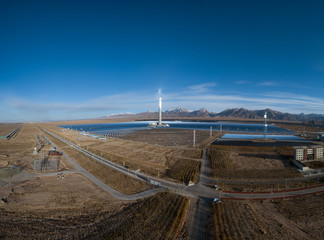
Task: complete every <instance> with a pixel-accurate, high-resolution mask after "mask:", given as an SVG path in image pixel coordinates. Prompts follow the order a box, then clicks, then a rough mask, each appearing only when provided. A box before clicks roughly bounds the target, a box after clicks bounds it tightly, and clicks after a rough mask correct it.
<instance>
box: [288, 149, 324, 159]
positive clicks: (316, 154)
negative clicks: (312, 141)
mask: <svg viewBox="0 0 324 240" xmlns="http://www.w3.org/2000/svg"><path fill="white" fill-rule="evenodd" d="M294 159H295V160H296V161H312V160H320V159H323V146H299V147H294Z"/></svg>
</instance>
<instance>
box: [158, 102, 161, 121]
mask: <svg viewBox="0 0 324 240" xmlns="http://www.w3.org/2000/svg"><path fill="white" fill-rule="evenodd" d="M161 125H162V98H159V123H158V126H161Z"/></svg>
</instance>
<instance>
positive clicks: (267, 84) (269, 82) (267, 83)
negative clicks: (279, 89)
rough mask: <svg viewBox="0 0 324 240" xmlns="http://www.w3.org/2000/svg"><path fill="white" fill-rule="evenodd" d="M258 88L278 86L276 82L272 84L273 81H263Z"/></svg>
mask: <svg viewBox="0 0 324 240" xmlns="http://www.w3.org/2000/svg"><path fill="white" fill-rule="evenodd" d="M259 85H260V86H269V87H270V86H278V85H279V83H278V82H273V81H264V82H261V83H260V84H259Z"/></svg>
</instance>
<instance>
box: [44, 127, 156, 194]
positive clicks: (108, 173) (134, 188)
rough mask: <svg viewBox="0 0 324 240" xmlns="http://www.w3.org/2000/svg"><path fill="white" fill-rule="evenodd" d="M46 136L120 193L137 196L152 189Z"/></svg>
mask: <svg viewBox="0 0 324 240" xmlns="http://www.w3.org/2000/svg"><path fill="white" fill-rule="evenodd" d="M44 134H45V133H44ZM45 135H46V136H47V137H48V138H49V139H51V141H53V142H54V143H55V144H56V145H57V146H58V147H59V148H60V149H61V150H62V151H63V152H64V153H66V154H67V155H68V156H69V157H71V158H72V159H73V160H74V161H76V162H77V163H78V164H80V165H81V166H82V167H83V168H84V169H86V170H87V171H89V172H90V173H91V174H93V175H94V176H96V177H98V178H99V179H100V180H101V181H103V182H104V183H106V184H107V185H109V186H110V187H112V188H114V189H115V190H117V191H119V192H122V193H124V194H135V193H138V192H142V191H145V190H148V189H151V188H152V187H151V185H149V184H147V183H144V182H142V181H140V180H136V179H134V178H131V177H129V176H127V175H125V174H122V173H120V172H118V171H116V170H113V169H112V168H110V167H108V166H105V165H103V164H101V163H99V162H97V161H96V160H94V159H92V158H90V157H88V156H86V155H84V154H82V153H80V152H79V151H77V150H75V149H73V148H72V147H70V146H68V145H66V144H65V143H63V142H61V141H59V140H57V139H56V138H54V137H52V136H50V135H49V134H45Z"/></svg>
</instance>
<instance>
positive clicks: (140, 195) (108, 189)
mask: <svg viewBox="0 0 324 240" xmlns="http://www.w3.org/2000/svg"><path fill="white" fill-rule="evenodd" d="M47 139H48V138H47ZM48 141H49V142H50V143H51V144H52V145H53V146H54V147H56V149H57V150H59V151H61V150H60V148H59V147H58V146H56V145H55V144H54V143H53V142H52V141H51V140H49V139H48ZM61 152H62V153H63V156H64V157H65V158H66V159H67V160H68V161H69V162H70V163H71V164H72V165H73V166H74V167H75V168H76V170H77V172H79V173H81V174H83V175H84V176H86V177H87V178H88V179H90V180H91V181H92V182H93V183H94V184H96V185H97V186H98V187H100V188H101V189H103V190H104V191H106V192H107V193H109V194H110V195H112V196H114V197H115V198H118V199H121V200H137V199H141V198H144V197H148V196H151V195H153V194H155V193H157V192H159V191H161V190H162V189H161V188H153V189H150V190H147V191H144V192H140V193H136V194H133V195H127V194H123V193H121V192H118V191H117V190H115V189H113V188H112V187H110V186H108V185H107V184H105V183H103V182H102V181H101V180H99V179H98V178H97V177H95V176H94V175H92V174H91V173H90V172H88V171H87V170H85V169H84V168H83V167H81V166H80V165H79V164H78V163H76V162H75V161H74V160H73V159H72V158H70V157H69V156H68V155H67V154H66V153H64V152H63V151H61Z"/></svg>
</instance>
